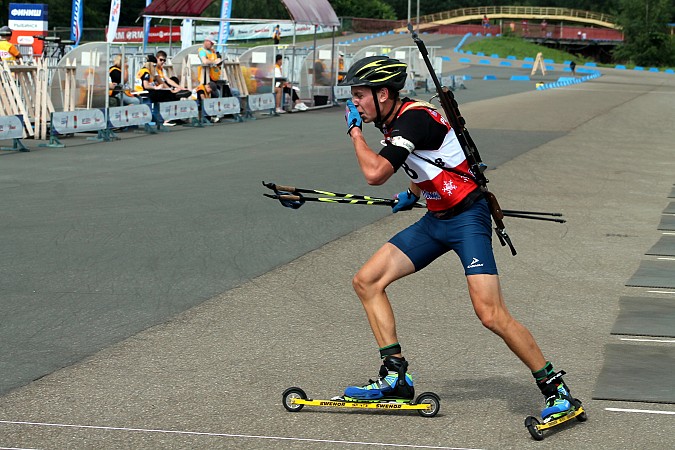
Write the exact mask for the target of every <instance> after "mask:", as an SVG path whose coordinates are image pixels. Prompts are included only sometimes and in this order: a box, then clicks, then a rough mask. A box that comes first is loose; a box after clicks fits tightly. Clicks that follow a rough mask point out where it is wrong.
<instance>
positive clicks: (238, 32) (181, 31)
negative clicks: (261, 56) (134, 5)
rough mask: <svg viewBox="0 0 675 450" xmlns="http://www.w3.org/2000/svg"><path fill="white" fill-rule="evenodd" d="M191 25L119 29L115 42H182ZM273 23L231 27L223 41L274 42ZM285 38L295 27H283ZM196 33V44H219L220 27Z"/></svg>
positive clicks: (307, 28) (305, 29) (301, 29)
mask: <svg viewBox="0 0 675 450" xmlns="http://www.w3.org/2000/svg"><path fill="white" fill-rule="evenodd" d="M189 22H191V23H190V24H187V25H186V26H180V27H178V26H175V27H169V26H168V25H162V26H153V27H150V29H149V31H148V32H147V33H145V35H144V33H143V27H119V28H117V33H115V40H114V42H143V37H144V36H147V41H146V42H147V43H157V42H169V41H171V42H181V41H183V40H184V39H183V38H184V37H186V36H189V37H190V39H192V32H193V27H191V26H190V25H192V23H193V22H194V21H192V20H190V21H189ZM274 25H276V24H273V23H268V24H243V25H230V28H229V32H228V36H227V39H225V40H223V43H224V42H226V41H231V40H244V39H269V40H270V42H272V29H273V28H274ZM281 28H282V30H286V28H288V31H282V32H283V33H288V34H284V35H285V36H291V35H292V34H293V27H292V26H287V27H284V26H282V27H281ZM327 31H331V30H330V29H328V28H321V27H318V29H317V33H322V32H327ZM194 32H195V42H201V41H203V40H204V38H205V37H207V36H208V37H210V38H211V39H213V40H214V41H215V42H218V32H219V27H218V25H200V26H196V27H194ZM313 33H314V26H312V25H302V24H298V26H297V34H298V35H302V34H313Z"/></svg>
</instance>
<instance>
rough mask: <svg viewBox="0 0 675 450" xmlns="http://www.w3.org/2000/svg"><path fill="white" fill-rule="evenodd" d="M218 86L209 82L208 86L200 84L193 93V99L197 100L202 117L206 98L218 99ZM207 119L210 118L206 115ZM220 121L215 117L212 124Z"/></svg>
mask: <svg viewBox="0 0 675 450" xmlns="http://www.w3.org/2000/svg"><path fill="white" fill-rule="evenodd" d="M218 96H219V95H218V85H217V84H216V83H215V82H213V81H209V82H208V83H206V84H200V85H199V86H197V87H196V88H195V89H194V90H193V91H192V97H193V98H194V99H195V100H197V103H198V104H199V114H200V116H201V114H202V111H203V108H202V104H203V100H204V99H205V98H213V97H218ZM204 114H205V116H206V117H209V116H208V115H207V114H206V113H204ZM219 120H220V119H219V118H218V117H213V118H211V121H212V122H218V121H219Z"/></svg>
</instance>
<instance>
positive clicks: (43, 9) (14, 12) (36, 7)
mask: <svg viewBox="0 0 675 450" xmlns="http://www.w3.org/2000/svg"><path fill="white" fill-rule="evenodd" d="M48 10H49V6H48V5H44V4H30V3H10V4H9V17H8V19H9V20H31V21H37V22H43V21H45V22H46V21H47V12H48Z"/></svg>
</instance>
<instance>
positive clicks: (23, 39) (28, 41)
mask: <svg viewBox="0 0 675 450" xmlns="http://www.w3.org/2000/svg"><path fill="white" fill-rule="evenodd" d="M33 42H35V38H33V36H19V37H18V38H17V39H16V43H17V44H19V45H33Z"/></svg>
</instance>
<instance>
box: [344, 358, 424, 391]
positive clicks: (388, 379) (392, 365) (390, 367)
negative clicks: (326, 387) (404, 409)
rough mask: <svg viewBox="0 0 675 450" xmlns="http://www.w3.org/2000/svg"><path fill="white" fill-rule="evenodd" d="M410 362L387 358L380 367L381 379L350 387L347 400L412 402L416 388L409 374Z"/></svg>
mask: <svg viewBox="0 0 675 450" xmlns="http://www.w3.org/2000/svg"><path fill="white" fill-rule="evenodd" d="M407 370H408V361H406V360H405V358H403V357H400V358H399V357H396V356H387V357H386V358H385V359H384V361H383V362H382V366H381V367H380V373H379V378H378V379H377V380H375V381H373V380H369V384H367V385H365V386H349V387H347V389H345V398H347V397H348V398H352V399H355V400H380V399H392V400H412V399H413V398H414V397H415V388H414V385H413V379H412V376H410V374H409V373H407Z"/></svg>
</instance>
